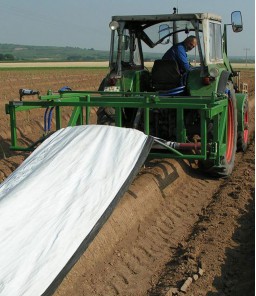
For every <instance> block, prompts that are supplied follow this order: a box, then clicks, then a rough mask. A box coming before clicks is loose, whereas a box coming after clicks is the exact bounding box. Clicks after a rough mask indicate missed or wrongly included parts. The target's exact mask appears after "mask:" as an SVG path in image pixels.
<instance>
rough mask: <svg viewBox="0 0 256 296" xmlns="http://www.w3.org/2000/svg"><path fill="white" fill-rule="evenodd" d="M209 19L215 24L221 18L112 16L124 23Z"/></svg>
mask: <svg viewBox="0 0 256 296" xmlns="http://www.w3.org/2000/svg"><path fill="white" fill-rule="evenodd" d="M203 19H209V20H213V21H217V22H221V17H220V16H218V15H216V14H213V13H208V12H206V13H205V12H204V13H182V14H159V15H124V16H112V20H113V21H125V22H140V23H145V22H147V21H149V22H156V23H158V22H164V21H178V20H187V21H190V20H203Z"/></svg>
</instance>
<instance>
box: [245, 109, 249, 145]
mask: <svg viewBox="0 0 256 296" xmlns="http://www.w3.org/2000/svg"><path fill="white" fill-rule="evenodd" d="M248 126H249V115H248V111H245V112H244V143H247V142H248V136H249V130H248Z"/></svg>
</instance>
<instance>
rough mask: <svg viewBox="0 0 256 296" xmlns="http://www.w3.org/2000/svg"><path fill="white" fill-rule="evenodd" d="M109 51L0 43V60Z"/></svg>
mask: <svg viewBox="0 0 256 296" xmlns="http://www.w3.org/2000/svg"><path fill="white" fill-rule="evenodd" d="M161 57H162V53H145V57H144V58H145V61H153V60H156V59H159V58H161ZM108 59H109V51H104V50H95V49H94V48H88V49H85V48H84V49H83V48H79V47H69V46H66V47H58V46H34V45H18V44H0V61H23V62H24V61H106V60H108ZM230 59H231V62H237V63H239V62H242V63H244V62H245V57H231V58H230ZM247 62H248V63H254V57H248V59H247Z"/></svg>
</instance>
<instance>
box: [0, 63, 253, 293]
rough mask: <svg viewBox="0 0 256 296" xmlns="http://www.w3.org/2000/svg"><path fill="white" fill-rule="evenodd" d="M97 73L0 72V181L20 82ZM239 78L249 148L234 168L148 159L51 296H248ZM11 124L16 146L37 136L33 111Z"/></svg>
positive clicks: (249, 165) (247, 74) (94, 82)
mask: <svg viewBox="0 0 256 296" xmlns="http://www.w3.org/2000/svg"><path fill="white" fill-rule="evenodd" d="M105 73H106V70H104V69H103V70H102V69H93V70H89V69H88V70H86V69H76V68H74V69H33V70H32V69H28V70H24V69H20V70H14V69H13V70H2V71H0V86H1V87H0V119H1V126H0V144H1V146H0V182H2V181H3V180H4V179H5V178H6V177H8V175H10V174H11V172H12V171H13V170H15V168H17V166H18V165H19V164H20V163H21V162H22V161H23V160H24V159H25V158H26V157H27V155H28V153H25V152H12V151H10V150H9V149H8V147H9V145H10V132H9V129H10V124H9V117H8V116H7V115H5V111H4V104H5V103H7V102H8V101H9V100H13V99H15V100H19V95H18V90H19V89H20V88H32V89H38V90H40V92H41V94H46V92H47V90H48V89H52V90H54V91H57V90H58V89H59V88H61V87H62V86H69V87H71V88H72V89H76V90H83V89H87V90H96V89H97V88H98V85H99V84H100V82H101V80H102V78H103V77H104V75H105ZM241 80H242V81H244V82H246V83H248V86H249V107H250V145H249V148H248V150H247V152H246V153H241V152H239V153H237V155H236V166H235V170H234V172H233V174H232V175H231V176H230V177H229V178H227V179H211V178H209V177H207V176H205V175H203V174H202V173H200V172H199V171H198V170H197V169H196V168H194V167H192V166H190V165H189V164H188V163H186V162H185V161H176V160H170V159H163V160H153V161H150V162H148V163H147V164H146V165H145V167H144V168H142V169H141V172H140V174H139V175H138V176H137V177H136V179H135V180H134V182H133V183H132V185H131V186H130V188H129V190H128V191H127V193H126V194H125V195H124V197H123V198H122V200H121V201H120V203H119V205H118V206H117V208H116V209H115V210H114V212H113V214H112V215H111V217H110V218H109V220H108V221H107V222H106V224H105V225H104V226H103V228H102V229H101V231H100V232H99V234H98V235H97V237H96V238H95V239H94V241H93V242H92V243H91V245H90V246H89V248H88V249H87V250H86V252H85V253H84V254H83V255H82V257H81V258H80V260H79V261H78V262H77V263H76V265H75V266H74V267H73V268H72V270H71V271H70V272H69V274H68V275H67V276H66V278H65V279H64V280H63V282H62V283H61V285H60V286H59V288H58V289H57V290H56V292H55V294H54V295H55V296H64V295H65V296H70V295H74V296H82V295H88V296H89V295H90V296H91V295H102V296H103V295H104V296H106V295H108V296H110V295H123V296H128V295H131V296H138V295H150V296H153V295H183V294H184V293H185V292H186V295H190V296H192V295H193V296H199V295H204V296H214V295H216V296H217V295H223V296H224V295H226V296H228V295H230V296H231V295H232V296H234V295H241V296H244V295H246V296H250V295H254V230H255V229H254V197H255V162H254V160H255V150H254V97H255V90H254V71H253V70H242V71H241ZM67 113H68V112H67ZM67 113H65V112H64V122H67V120H68V114H67ZM17 121H18V126H19V131H18V135H19V136H22V140H20V142H21V144H29V143H31V141H32V140H35V139H37V138H38V137H39V136H40V135H42V133H43V113H42V111H39V110H38V111H36V110H32V111H26V112H24V113H22V114H19V116H18V118H17ZM74 149H75V148H74ZM190 278H191V279H192V282H191V281H190ZM186 281H187V283H189V284H188V285H187V286H186V285H185V287H184V285H183V284H184V283H185V282H186ZM183 288H185V290H186V291H185V292H182V291H181V290H183Z"/></svg>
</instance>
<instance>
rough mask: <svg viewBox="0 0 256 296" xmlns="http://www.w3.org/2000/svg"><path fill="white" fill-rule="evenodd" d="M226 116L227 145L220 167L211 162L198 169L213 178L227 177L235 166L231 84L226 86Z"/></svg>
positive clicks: (233, 106)
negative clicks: (227, 92) (227, 93)
mask: <svg viewBox="0 0 256 296" xmlns="http://www.w3.org/2000/svg"><path fill="white" fill-rule="evenodd" d="M228 89H229V95H228V116H227V143H226V152H225V154H224V155H222V156H221V162H220V165H214V163H213V161H209V160H206V161H203V162H201V163H200V168H201V169H203V171H205V172H208V173H209V174H210V175H212V176H214V177H227V176H229V175H230V174H231V173H232V171H233V168H234V165H235V154H236V148H237V146H236V145H237V106H236V97H235V91H234V89H233V86H232V85H231V84H228Z"/></svg>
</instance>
